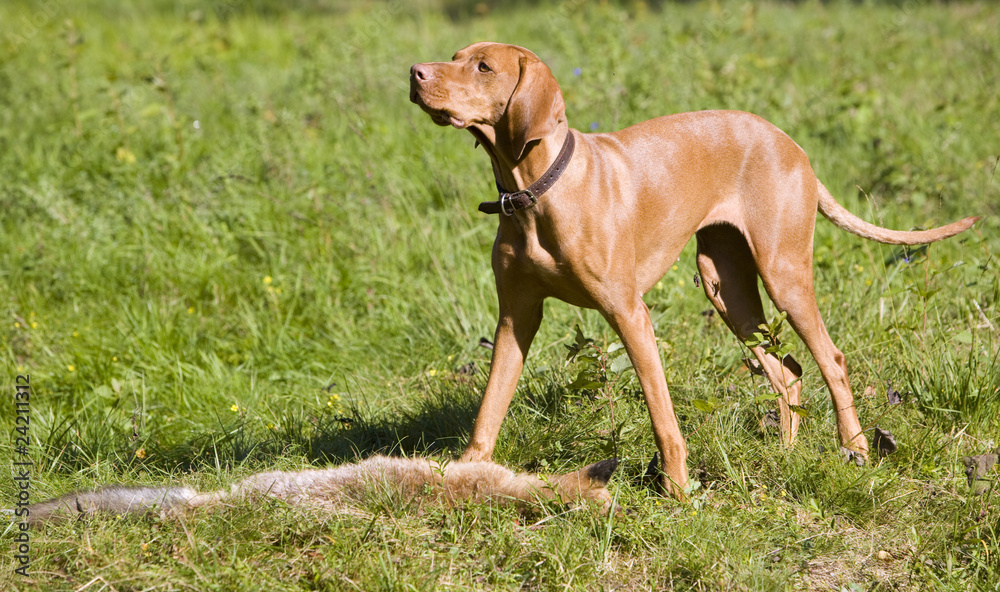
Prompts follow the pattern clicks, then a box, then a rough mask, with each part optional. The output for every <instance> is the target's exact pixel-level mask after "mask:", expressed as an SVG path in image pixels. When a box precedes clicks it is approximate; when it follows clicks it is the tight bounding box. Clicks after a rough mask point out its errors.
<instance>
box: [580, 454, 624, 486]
mask: <svg viewBox="0 0 1000 592" xmlns="http://www.w3.org/2000/svg"><path fill="white" fill-rule="evenodd" d="M617 468H618V459H617V458H609V459H608V460H602V461H601V462H598V463H594V464H592V465H588V466H586V467H584V468H583V470H582V471H580V472H581V473H583V474H584V475H586V476H587V478H588V479H590V483H591V486H593V485H598V486H601V487H603V486H605V485H607V484H608V481H610V480H611V475H614V473H615V469H617Z"/></svg>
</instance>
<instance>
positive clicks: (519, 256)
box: [493, 217, 593, 307]
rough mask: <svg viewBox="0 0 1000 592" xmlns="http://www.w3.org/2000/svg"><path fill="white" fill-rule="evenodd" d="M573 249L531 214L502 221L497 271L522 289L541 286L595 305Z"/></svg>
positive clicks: (573, 301)
mask: <svg viewBox="0 0 1000 592" xmlns="http://www.w3.org/2000/svg"><path fill="white" fill-rule="evenodd" d="M570 251H571V249H569V248H567V245H566V244H564V241H560V238H559V237H558V236H556V235H555V234H554V233H552V232H550V231H548V229H546V228H545V227H544V226H541V225H538V224H536V223H535V220H533V219H531V218H530V217H529V218H527V219H525V218H519V219H512V220H509V221H506V223H501V225H500V229H499V231H498V233H497V239H496V243H495V244H494V257H495V261H494V267H493V269H494V273H497V274H498V276H499V277H498V279H501V280H504V279H507V280H512V282H511V283H513V284H515V285H518V286H520V288H521V289H528V288H529V287H531V288H539V289H541V291H542V292H543V293H544V294H545V296H551V297H554V298H558V299H560V300H564V301H566V302H569V303H570V304H575V305H577V306H584V307H593V299H592V298H591V297H590V296H589V294H588V291H587V290H586V289H585V288H584V286H583V284H582V283H581V281H580V277H579V273H578V270H577V269H576V267H577V266H576V265H575V264H574V261H573V260H572V259H571V258H570V257H568V253H569V252H570ZM502 283H507V282H502ZM528 284H530V286H529V285H528Z"/></svg>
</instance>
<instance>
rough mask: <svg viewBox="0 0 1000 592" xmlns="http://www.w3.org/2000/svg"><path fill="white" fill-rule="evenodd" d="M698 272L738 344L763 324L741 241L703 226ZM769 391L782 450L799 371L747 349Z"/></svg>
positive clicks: (791, 430)
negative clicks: (774, 399)
mask: <svg viewBox="0 0 1000 592" xmlns="http://www.w3.org/2000/svg"><path fill="white" fill-rule="evenodd" d="M697 240H698V270H699V272H700V273H701V279H702V286H703V287H704V289H705V295H706V296H708V299H709V301H711V303H712V304H713V305H714V306H715V308H716V310H718V311H719V315H721V316H722V319H723V320H724V321H725V322H726V325H728V326H729V328H730V330H732V332H733V333H734V334H735V335H736V338H737V339H739V340H740V341H744V340H746V339H747V338H748V337H750V336H751V335H752V334H753V333H754V332H755V331H759V329H758V326H759V325H761V324H763V323H766V322H767V319H766V317H765V316H764V308H763V305H762V303H761V299H760V292H759V291H758V288H757V265H756V264H755V263H754V259H753V254H752V253H751V252H750V248H749V246H748V245H747V242H746V239H744V238H743V235H742V234H741V233H740V231H739V230H737V229H736V228H734V227H732V226H728V225H716V226H708V227H705V228H703V229H701V230H699V231H698V233H697ZM750 349H751V351H752V352H753V354H754V356H755V357H756V358H757V360H758V361H759V362H760V364H761V367H762V368H763V370H764V373H765V374H766V375H767V378H768V379H769V380H770V381H771V385H772V386H773V387H774V389H775V391H776V392H777V393H778V394H780V395H781V398H780V399H779V400H778V407H779V409H780V411H781V437H782V441H783V442H784V443H785V445H787V446H791V445H792V444H793V443H794V442H795V435H796V433H797V432H798V428H799V414H798V413H795V412H794V410H793V407H794V406H798V405H799V404H800V400H801V392H802V381H801V380H800V379H801V378H802V367H801V366H799V364H798V362H796V361H795V360H794V359H793V358H792V356H790V355H789V356H785V357H784V359H779V358H778V357H777V356H775V355H774V354H773V353H767V352H765V351H764V348H763V347H761V346H756V347H752V348H750Z"/></svg>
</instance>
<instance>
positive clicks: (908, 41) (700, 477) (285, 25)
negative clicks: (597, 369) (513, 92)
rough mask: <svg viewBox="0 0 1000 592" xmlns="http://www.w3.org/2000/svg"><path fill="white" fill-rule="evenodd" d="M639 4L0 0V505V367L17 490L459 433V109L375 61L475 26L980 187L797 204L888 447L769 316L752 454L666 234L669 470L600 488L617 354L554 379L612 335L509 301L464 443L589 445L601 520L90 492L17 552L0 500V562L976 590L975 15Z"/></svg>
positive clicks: (637, 466)
mask: <svg viewBox="0 0 1000 592" xmlns="http://www.w3.org/2000/svg"><path fill="white" fill-rule="evenodd" d="M651 4H652V6H650V7H647V6H645V5H644V4H642V3H638V2H637V3H614V2H611V3H600V4H597V3H585V2H579V1H575V0H568V1H567V2H564V3H561V4H560V3H557V2H527V1H525V2H520V3H515V4H514V5H513V6H507V5H506V4H504V3H499V2H484V3H475V2H463V1H460V0H423V1H420V2H399V1H393V2H389V3H388V4H384V3H375V2H365V3H348V2H341V1H339V0H301V1H298V2H290V3H284V2H280V1H279V0H216V1H215V2H198V1H195V0H174V1H170V0H157V1H155V2H146V3H125V2H121V3H118V2H113V1H112V0H83V1H80V2H69V1H68V0H48V1H45V2H28V1H26V0H14V1H4V2H3V3H2V5H0V204H2V212H0V223H2V232H0V278H2V281H0V308H2V314H0V355H2V362H0V380H2V384H4V385H5V388H6V389H7V391H6V392H8V393H9V394H10V396H9V397H5V398H4V401H3V403H2V405H0V410H2V411H0V427H2V428H3V434H4V435H3V436H2V437H0V460H3V463H2V464H3V466H4V467H11V469H10V476H3V477H0V507H6V508H11V507H13V506H14V504H15V502H16V500H17V497H18V489H17V487H18V483H19V482H17V481H15V480H14V476H15V471H14V468H13V467H12V464H11V463H12V462H13V461H17V460H21V459H23V458H24V457H23V455H21V454H20V452H21V451H20V450H18V449H17V448H16V438H17V437H18V436H19V434H18V432H17V431H16V428H17V427H18V426H17V425H16V424H15V417H16V415H17V413H16V408H15V404H14V396H13V395H14V392H15V385H16V380H17V379H16V377H17V376H18V375H29V376H30V384H31V387H32V390H31V399H30V407H29V410H30V433H29V437H30V439H31V447H30V450H29V451H28V452H30V455H31V458H32V459H33V461H34V466H33V467H32V468H31V473H30V474H31V477H30V479H31V481H30V485H31V490H30V491H31V496H32V500H34V501H39V500H41V499H42V498H44V497H47V496H51V495H57V494H61V493H64V492H67V491H70V490H73V489H76V488H85V487H92V486H95V485H97V484H105V483H144V484H145V483H162V482H166V481H170V482H173V483H178V484H185V485H190V486H193V487H198V488H217V487H222V486H224V485H225V484H227V483H229V482H231V481H232V480H234V479H237V478H239V477H242V476H245V475H248V474H250V473H253V472H257V471H260V470H264V469H271V468H281V469H296V468H303V467H308V466H325V465H328V464H333V463H340V462H346V461H350V460H352V459H356V458H359V457H366V456H369V455H371V454H374V453H376V452H382V453H390V454H406V455H411V454H426V455H430V456H433V457H436V458H442V459H447V458H453V457H454V456H455V455H457V454H458V453H460V452H461V450H462V449H463V446H464V444H465V442H466V439H467V436H468V432H469V429H470V428H471V425H472V420H473V417H474V414H475V411H476V407H477V404H478V398H479V393H481V391H482V388H483V385H484V382H485V371H486V369H487V368H488V364H489V352H488V351H487V350H486V349H483V348H481V347H479V346H478V345H477V343H478V341H479V339H480V338H482V337H492V333H493V329H494V324H495V315H496V297H495V293H494V289H493V278H492V274H491V271H490V266H489V252H490V249H491V245H492V241H493V236H494V233H495V226H496V219H495V218H491V217H487V216H484V215H481V214H478V213H477V212H476V205H477V204H478V202H479V201H481V200H484V199H494V198H495V197H493V196H494V194H493V193H492V191H493V190H492V185H493V181H492V178H491V175H490V173H489V170H490V169H489V164H488V160H487V158H486V155H485V154H484V153H483V152H482V151H481V150H473V138H472V137H471V136H470V135H469V134H467V133H465V132H457V131H455V130H452V129H442V128H438V127H436V126H435V125H433V123H432V122H431V121H430V120H429V118H428V117H427V116H426V115H424V114H423V113H422V112H420V110H419V109H418V108H416V107H415V106H413V105H411V104H410V103H409V102H408V97H407V89H408V80H407V76H408V69H409V67H410V65H411V64H413V63H415V62H420V61H434V60H445V59H448V58H450V56H451V55H452V53H453V52H454V51H455V50H456V49H458V48H460V47H463V46H465V45H467V44H469V43H471V42H473V41H476V40H484V39H488V40H497V41H507V42H512V43H517V44H519V45H524V46H527V47H529V48H531V49H533V50H534V51H535V52H537V53H538V54H539V55H540V56H541V57H542V59H543V60H545V61H546V62H547V63H548V64H549V65H550V66H551V68H552V70H553V72H554V74H555V75H556V77H557V79H559V81H560V82H561V84H562V89H563V92H564V95H565V99H566V103H567V114H568V117H569V120H570V125H571V126H572V127H576V128H578V129H580V130H583V131H590V130H594V131H610V130H614V129H618V128H621V127H624V126H627V125H630V124H632V123H636V122H639V121H642V120H645V119H648V118H651V117H654V116H657V115H662V114H666V113H671V112H679V111H689V110H697V109H708V108H728V109H740V110H746V111H752V112H755V113H757V114H759V115H761V116H763V117H765V118H767V119H769V120H771V121H772V122H774V123H775V124H777V125H778V126H779V127H781V128H782V129H784V130H785V131H786V132H788V133H789V134H790V135H791V136H792V138H794V139H795V140H796V141H797V142H798V143H799V144H800V145H802V146H803V147H804V148H805V149H806V151H807V152H808V154H809V155H810V158H811V159H812V162H813V165H814V167H815V169H816V171H817V173H818V175H819V177H820V178H821V179H822V180H823V181H824V183H825V184H826V185H827V187H829V188H830V190H831V191H832V192H833V193H834V195H836V196H837V197H838V200H839V201H840V202H841V203H842V204H844V205H845V206H846V207H848V208H849V209H850V210H852V211H853V212H855V213H856V214H858V215H859V216H861V217H863V218H865V219H868V220H871V221H873V222H877V223H880V224H882V225H884V226H888V227H892V228H900V229H910V228H915V227H929V226H932V225H939V224H942V223H945V222H950V221H952V220H955V219H958V218H961V217H964V216H967V215H981V216H984V218H983V220H982V221H981V222H979V223H978V224H977V225H976V227H975V228H974V229H973V230H972V231H970V232H967V233H965V234H963V235H961V236H959V237H957V238H955V239H951V240H949V241H946V242H943V243H938V244H935V245H933V246H931V247H930V248H928V249H926V250H916V251H912V252H909V253H905V254H904V253H903V252H902V251H901V250H899V249H896V248H891V247H886V246H881V245H877V244H874V243H870V242H865V241H863V240H861V239H859V238H857V237H854V236H851V235H849V234H847V233H845V232H842V231H839V230H837V229H836V228H834V227H833V225H832V224H830V223H828V222H826V221H825V220H822V219H821V220H820V221H819V222H818V223H817V228H816V238H815V260H816V266H815V276H816V284H817V292H818V294H819V303H820V308H821V310H822V312H823V315H824V317H825V319H826V322H827V325H828V327H829V329H830V332H831V334H832V336H833V338H834V341H835V342H836V343H837V344H838V346H839V347H840V348H841V349H842V350H843V351H844V352H845V353H846V355H847V357H848V363H849V365H850V368H851V371H852V376H851V381H852V386H853V388H854V391H855V393H856V396H857V399H858V408H859V412H860V415H861V420H862V423H863V424H864V425H866V426H868V427H870V428H874V427H875V425H876V424H877V425H878V426H879V427H881V428H882V429H886V430H889V431H890V432H892V433H893V434H894V435H895V437H896V441H897V443H898V451H897V452H895V453H894V454H892V455H891V456H888V457H887V458H884V459H881V460H879V459H873V462H871V463H869V464H868V465H867V466H865V467H863V468H858V467H855V466H854V465H846V464H844V463H843V462H842V461H841V460H840V459H839V458H838V454H837V452H836V451H837V443H836V439H835V428H834V419H833V413H832V410H831V406H830V402H829V396H828V393H827V391H826V389H825V387H824V386H823V384H822V379H821V377H820V376H819V373H818V371H817V369H816V367H815V365H814V364H813V363H812V360H811V359H810V358H809V356H808V355H807V354H806V353H805V352H804V351H803V348H802V346H801V344H800V343H798V342H797V341H793V344H794V345H795V352H796V355H797V356H798V359H799V360H800V361H802V362H803V365H804V367H805V369H806V375H805V378H804V380H805V387H804V389H803V395H804V402H805V407H806V409H807V412H808V416H807V417H806V418H805V420H804V421H803V425H802V430H801V437H800V441H799V442H798V444H797V446H796V447H795V448H794V449H792V450H784V449H782V448H780V447H779V446H778V435H777V434H776V433H774V432H772V431H767V430H762V429H761V428H760V427H759V421H760V419H761V417H762V416H763V415H764V413H765V412H766V411H767V409H768V408H769V407H770V405H771V403H769V402H767V400H768V399H769V397H768V387H767V385H766V381H765V380H763V379H762V378H761V377H759V376H755V375H753V374H752V373H751V372H749V371H748V370H747V367H746V365H745V364H744V356H746V355H747V354H748V350H747V349H746V348H745V347H744V346H742V345H741V344H740V343H739V342H737V341H736V339H735V338H734V337H732V336H731V334H730V333H729V332H728V331H727V330H726V329H725V327H724V326H723V325H722V323H721V322H720V321H719V320H718V318H717V317H709V316H706V315H703V314H702V313H703V312H704V311H706V310H708V309H709V308H710V305H709V303H708V301H707V300H706V299H705V298H704V295H703V294H702V293H701V289H700V288H698V287H696V286H695V284H694V282H693V275H694V273H695V270H696V267H695V263H694V259H693V245H689V246H688V248H687V249H686V250H685V252H684V255H683V256H682V257H681V259H680V260H679V261H678V262H677V264H676V266H675V267H674V269H673V270H672V271H670V272H669V273H668V274H667V275H666V277H664V279H663V280H662V282H660V284H658V285H657V287H656V289H654V290H653V291H652V292H651V293H650V294H648V295H647V303H648V304H649V305H650V306H651V307H652V309H653V317H654V322H655V324H656V329H657V335H658V338H659V340H660V345H661V349H662V355H663V359H664V362H665V367H666V373H667V381H668V384H669V385H670V388H671V394H672V396H673V399H674V402H675V405H676V407H677V412H678V415H679V418H680V421H681V425H682V429H683V430H684V431H685V434H686V435H687V437H688V444H689V448H690V458H689V463H690V469H691V475H692V478H693V479H695V480H697V481H698V482H699V483H700V489H697V490H696V491H694V493H693V501H692V502H691V503H689V504H680V503H678V502H675V501H673V500H671V499H664V498H661V497H659V496H658V495H656V494H655V493H654V492H653V491H651V490H650V489H648V488H647V487H645V486H643V485H642V484H641V483H640V478H641V476H642V474H643V471H644V468H645V465H646V463H647V462H648V461H649V459H650V457H651V456H652V453H653V451H654V449H655V447H654V444H653V440H652V436H651V432H650V429H649V425H648V416H647V415H646V410H645V408H644V405H643V403H642V400H641V393H640V392H639V390H638V385H637V382H636V381H635V379H634V377H631V375H630V374H628V373H624V374H622V375H621V376H617V377H616V380H615V381H614V382H613V386H612V388H611V391H612V394H613V397H612V399H611V400H612V401H613V412H614V420H615V421H614V431H612V419H611V411H612V408H611V404H609V403H608V400H607V399H605V398H604V396H603V395H602V394H601V393H596V392H591V391H579V390H574V389H571V388H569V387H568V385H569V384H570V383H571V382H572V381H573V379H574V377H575V376H576V374H577V372H578V368H577V367H575V366H573V365H567V364H566V362H565V358H566V349H565V347H564V345H566V344H569V343H571V342H572V336H573V335H574V331H575V327H577V326H579V327H580V328H581V330H582V332H583V333H584V334H585V335H586V336H588V337H591V338H593V339H595V341H596V343H597V344H599V345H600V346H601V347H606V346H607V345H608V344H611V343H613V342H614V341H615V335H614V333H613V332H612V331H611V330H610V329H609V328H608V327H607V326H606V325H605V324H604V322H603V321H602V320H601V319H600V317H599V315H597V314H596V313H594V312H592V311H581V310H578V309H574V308H572V307H569V306H567V305H564V304H562V303H559V302H549V303H547V304H546V320H545V322H544V323H543V325H542V329H541V332H540V334H539V336H538V338H537V339H536V341H535V347H534V349H533V350H532V353H531V356H530V357H529V360H528V364H527V367H526V372H525V375H524V377H523V378H522V381H521V384H520V388H519V390H518V395H517V397H516V398H515V401H514V404H513V406H512V408H511V411H510V413H509V416H508V419H507V420H506V422H505V423H504V426H503V430H502V432H501V435H500V441H499V443H498V447H497V452H496V455H495V457H494V458H495V459H496V460H497V461H499V462H502V463H504V464H506V465H508V466H511V467H514V468H517V469H521V470H537V471H557V470H564V469H570V468H574V467H579V466H583V465H584V464H587V463H590V462H595V461H598V460H601V459H603V458H607V457H609V456H611V455H612V454H613V453H614V451H615V450H617V453H618V455H619V456H620V457H621V459H622V464H621V468H620V469H619V472H618V474H617V475H616V476H615V479H614V482H613V487H614V490H615V492H616V495H617V496H618V499H619V502H620V503H621V504H622V505H623V506H625V507H627V508H629V509H630V510H631V512H630V513H629V514H620V515H615V516H611V517H602V516H600V515H597V514H596V513H593V512H589V511H568V510H566V509H564V508H559V507H555V506H552V507H539V508H536V509H534V510H533V511H531V512H528V513H527V514H523V513H518V512H516V511H514V510H510V509H503V508H496V507H491V506H489V505H473V506H470V507H466V508H463V509H459V510H443V509H434V508H424V509H423V510H422V512H419V513H413V512H407V511H406V510H407V508H406V507H405V505H404V504H382V505H379V506H377V507H376V506H373V507H371V508H367V510H368V514H367V515H358V516H353V515H352V516H333V517H331V516H317V515H315V514H312V513H310V512H308V511H304V510H300V509H295V508H290V507H287V506H284V505H281V504H278V503H272V504H265V505H264V506H263V507H251V506H249V505H248V506H246V507H233V508H229V509H226V510H224V511H217V512H214V513H210V514H192V515H189V516H186V517H184V518H183V519H180V520H159V519H149V520H131V519H129V520H115V519H104V520H93V521H86V522H80V523H74V524H69V525H61V526H53V527H50V528H45V529H42V530H37V531H33V532H31V542H30V544H31V550H30V558H31V565H30V574H31V575H30V576H29V577H23V576H21V575H18V574H16V573H15V571H14V570H15V568H16V567H18V563H17V560H16V559H15V554H16V548H17V545H16V542H15V534H16V525H15V524H13V523H12V522H10V523H8V520H13V519H12V518H5V520H4V522H3V523H2V524H3V526H4V528H5V529H6V534H5V535H4V537H3V541H2V547H0V589H4V590H10V589H15V590H154V589H155V590H199V591H204V590H428V589H445V590H447V589H451V590H466V589H495V588H498V589H507V588H524V589H532V590H566V589H580V590H596V589H606V590H646V589H668V590H672V589H676V590H785V589H788V590H803V589H819V590H830V589H832V590H846V591H852V592H853V591H860V590H911V589H913V590H916V589H930V590H962V591H964V590H1000V508H998V503H997V499H998V492H997V490H996V488H995V487H993V488H991V489H989V490H987V492H986V493H985V494H984V495H972V493H971V492H970V487H969V485H968V484H967V482H966V477H965V474H964V465H963V463H962V458H963V457H964V456H967V455H975V454H983V453H986V452H989V451H991V450H992V449H994V448H996V447H997V446H998V444H1000V314H998V308H1000V261H998V255H1000V218H998V214H1000V178H998V170H997V168H998V159H1000V99H998V96H1000V68H998V67H997V63H998V62H1000V54H998V50H1000V45H998V37H997V31H998V30H1000V9H998V8H997V6H996V5H995V4H992V3H987V2H983V3H968V4H967V3H960V2H956V3H948V4H927V5H925V4H924V3H921V2H903V3H898V4H896V5H881V4H877V3H873V2H860V3H846V2H845V3H839V2H831V3H824V4H821V3H818V2H805V3H799V4H778V3H774V4H757V5H751V4H749V3H746V4H742V3H725V2H723V3H718V4H717V3H711V4H688V3H680V4H673V3H659V2H654V3H651ZM138 5H144V7H143V8H138V7H137V6H138ZM904 255H905V256H904ZM776 314H777V313H776V311H774V310H773V309H770V310H769V311H768V315H769V316H772V317H773V316H774V315H776ZM789 333H790V332H789ZM469 369H474V370H475V372H470V370H469ZM890 383H891V388H894V389H896V390H898V391H900V392H902V393H903V394H904V401H905V402H904V403H903V404H901V405H896V406H889V405H888V404H887V400H886V391H887V389H888V388H890V387H889V385H890ZM616 445H617V448H616ZM5 471H7V469H5ZM996 476H997V473H996V471H994V472H993V473H991V474H990V475H989V476H988V477H987V478H986V480H985V481H986V482H987V483H985V484H987V485H993V484H995V482H996ZM8 524H9V525H8Z"/></svg>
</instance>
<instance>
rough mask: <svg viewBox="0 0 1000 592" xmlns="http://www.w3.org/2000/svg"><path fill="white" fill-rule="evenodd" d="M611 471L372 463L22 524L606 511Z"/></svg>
mask: <svg viewBox="0 0 1000 592" xmlns="http://www.w3.org/2000/svg"><path fill="white" fill-rule="evenodd" d="M617 466H618V462H617V460H615V459H611V460H606V461H601V462H599V463H594V464H592V465H589V466H586V467H584V468H583V469H580V470H579V471H575V472H572V473H566V474H562V475H553V476H550V477H541V476H539V475H535V474H533V473H515V472H513V471H511V470H510V469H507V468H506V467H502V466H500V465H498V464H495V463H492V462H452V463H448V464H445V465H439V464H438V463H436V462H434V461H431V460H427V459H423V458H397V457H387V456H374V457H371V458H368V459H366V460H364V461H361V462H359V463H356V464H347V465H341V466H338V467H333V468H329V469H308V470H304V471H274V472H269V473H260V474H258V475H253V476H251V477H247V478H246V479H243V480H242V481H240V482H239V483H237V484H235V485H233V486H232V487H231V488H230V489H228V490H222V491H216V492H210V493H199V492H197V491H195V490H193V489H189V488H186V487H164V488H159V487H125V486H109V487H103V488H101V489H97V490H93V491H77V492H73V493H69V494H67V495H64V496H62V497H58V498H55V499H51V500H47V501H44V502H39V503H37V504H33V505H31V506H29V507H28V515H27V516H26V517H25V518H26V520H27V522H29V523H32V524H37V523H41V522H51V521H56V520H60V519H66V518H73V517H80V516H86V515H89V514H94V513H98V512H100V513H109V514H145V513H148V512H151V511H153V510H154V509H155V510H157V511H160V512H162V513H166V514H172V513H175V512H177V511H179V510H183V509H186V508H198V507H211V506H218V505H223V504H226V503H228V502H232V501H235V500H240V499H244V498H248V497H253V496H268V497H273V498H277V499H281V500H284V501H286V502H287V503H289V504H291V505H295V506H304V507H312V508H319V509H323V510H327V511H330V512H340V511H346V510H349V509H350V508H352V507H354V506H357V505H359V504H364V503H366V502H368V501H370V500H372V499H395V500H403V501H410V500H423V501H427V502H430V503H439V504H440V503H443V504H446V505H449V506H451V505H455V504H458V503H462V502H466V501H483V500H491V501H494V502H497V503H501V504H509V503H518V502H532V501H536V500H551V499H559V500H561V501H563V502H566V503H588V502H592V503H595V504H598V505H600V506H601V507H602V509H604V510H607V509H608V508H609V507H610V505H611V495H610V493H609V492H608V490H607V484H608V480H609V479H610V478H611V475H612V473H614V471H615V468H616V467H617Z"/></svg>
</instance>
